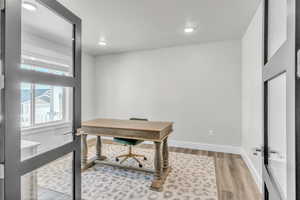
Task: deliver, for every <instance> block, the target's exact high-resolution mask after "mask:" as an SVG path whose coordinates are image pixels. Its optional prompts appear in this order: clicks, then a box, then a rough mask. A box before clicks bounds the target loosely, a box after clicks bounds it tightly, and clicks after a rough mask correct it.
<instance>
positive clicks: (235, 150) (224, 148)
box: [92, 137, 241, 154]
mask: <svg viewBox="0 0 300 200" xmlns="http://www.w3.org/2000/svg"><path fill="white" fill-rule="evenodd" d="M92 138H93V137H92ZM102 138H103V139H108V140H111V139H112V138H111V137H102ZM168 142H169V146H170V147H180V148H188V149H197V150H204V151H213V152H224V153H232V154H241V147H239V146H230V145H217V144H204V143H196V142H186V141H178V140H169V141H168ZM144 143H146V144H151V143H152V142H149V141H145V142H144Z"/></svg>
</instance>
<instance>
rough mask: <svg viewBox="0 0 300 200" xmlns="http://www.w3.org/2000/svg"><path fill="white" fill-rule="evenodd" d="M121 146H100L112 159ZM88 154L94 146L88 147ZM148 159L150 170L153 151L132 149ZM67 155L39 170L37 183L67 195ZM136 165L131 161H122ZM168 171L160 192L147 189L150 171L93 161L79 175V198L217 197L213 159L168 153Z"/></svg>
mask: <svg viewBox="0 0 300 200" xmlns="http://www.w3.org/2000/svg"><path fill="white" fill-rule="evenodd" d="M127 150H128V148H127V147H125V146H121V145H111V144H110V145H106V144H105V145H104V146H103V154H104V155H106V156H107V157H108V158H109V160H110V161H112V162H115V161H114V159H115V157H116V156H117V155H120V154H123V153H127ZM90 151H91V152H90V153H89V156H92V155H93V154H94V153H93V152H94V149H92V150H90ZM134 152H136V153H139V154H144V155H146V157H147V158H148V160H147V161H142V162H143V164H144V167H145V168H151V169H153V156H154V153H153V150H152V149H143V148H134ZM70 161H71V157H70V156H68V157H64V158H63V159H59V160H57V161H55V163H53V164H50V165H48V166H47V167H44V168H41V169H40V170H39V176H38V183H39V186H41V187H44V188H48V189H50V190H54V191H57V192H60V193H64V194H69V195H70V194H71V193H70V192H71V191H70V188H71V181H70V180H71V165H70V164H71V162H70ZM124 164H125V165H128V166H137V163H135V162H134V161H133V160H128V161H126V162H125V163H124ZM170 165H171V166H172V172H171V173H170V174H169V176H168V178H167V180H166V182H165V185H164V189H163V191H162V192H155V191H152V190H150V189H149V187H150V185H151V181H152V178H153V174H150V173H145V172H140V171H135V170H126V169H122V168H117V167H111V166H107V165H102V164H97V165H95V166H94V167H92V168H90V169H88V170H86V171H85V172H83V174H82V198H83V199H85V200H164V199H168V200H217V199H218V197H217V196H218V195H217V186H216V174H215V165H214V160H213V158H211V157H208V156H200V155H192V154H184V153H174V152H170Z"/></svg>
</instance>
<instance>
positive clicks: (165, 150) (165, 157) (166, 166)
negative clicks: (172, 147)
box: [163, 137, 170, 171]
mask: <svg viewBox="0 0 300 200" xmlns="http://www.w3.org/2000/svg"><path fill="white" fill-rule="evenodd" d="M163 160H164V166H163V168H164V171H167V170H169V169H170V166H169V146H168V137H166V139H165V140H164V142H163Z"/></svg>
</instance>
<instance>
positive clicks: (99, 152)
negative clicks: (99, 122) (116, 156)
mask: <svg viewBox="0 0 300 200" xmlns="http://www.w3.org/2000/svg"><path fill="white" fill-rule="evenodd" d="M96 150H97V152H96V156H97V160H106V156H103V155H102V141H101V136H97V144H96Z"/></svg>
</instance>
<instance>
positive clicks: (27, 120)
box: [21, 83, 32, 127]
mask: <svg viewBox="0 0 300 200" xmlns="http://www.w3.org/2000/svg"><path fill="white" fill-rule="evenodd" d="M31 100H32V88H31V84H28V83H22V84H21V127H29V126H31V121H32V119H31V114H32V113H31V110H32V109H31V105H32V101H31Z"/></svg>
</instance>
